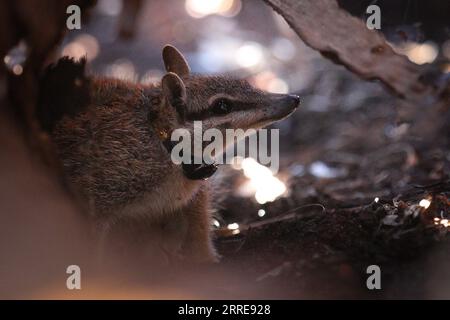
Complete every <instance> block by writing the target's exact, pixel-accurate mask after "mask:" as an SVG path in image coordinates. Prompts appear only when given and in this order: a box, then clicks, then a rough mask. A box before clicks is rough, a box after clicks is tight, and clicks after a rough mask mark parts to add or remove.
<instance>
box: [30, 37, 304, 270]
mask: <svg viewBox="0 0 450 320" xmlns="http://www.w3.org/2000/svg"><path fill="white" fill-rule="evenodd" d="M162 56H163V60H164V64H165V68H166V71H167V73H166V74H165V75H164V77H163V78H162V80H161V83H160V84H155V85H143V84H137V83H132V82H127V81H123V80H118V79H111V78H104V77H93V76H87V75H86V74H85V61H84V60H83V59H82V60H81V61H79V62H75V61H73V60H72V59H70V58H67V57H65V58H62V59H61V60H59V61H58V63H56V64H55V65H52V66H50V67H49V68H48V69H47V70H46V72H45V74H44V76H43V85H42V89H41V94H40V104H39V109H38V112H39V116H40V119H41V122H42V123H43V126H44V127H45V128H46V129H47V130H48V131H49V132H50V135H51V137H52V139H53V140H54V143H55V146H56V149H57V154H58V155H59V157H60V159H61V161H62V164H63V169H64V173H65V175H66V176H67V180H68V181H69V182H70V183H71V185H73V186H75V188H76V190H77V191H78V193H79V194H80V196H81V197H82V198H83V199H84V200H85V201H84V203H86V204H87V207H88V208H87V209H88V212H89V216H90V217H91V218H92V219H93V220H94V221H95V222H96V224H97V225H98V226H99V228H100V230H103V232H106V233H107V232H110V231H111V230H113V229H115V228H119V229H120V228H121V227H125V226H127V227H129V226H132V227H131V228H128V229H127V228H124V229H127V230H128V231H127V232H129V233H131V234H133V233H135V232H136V230H137V229H139V230H140V231H143V233H144V234H146V235H147V236H148V237H147V238H146V241H147V242H151V246H152V248H158V250H160V251H161V252H164V254H165V256H167V257H168V258H169V259H178V258H181V259H186V260H188V261H196V262H202V261H205V262H206V261H215V260H217V254H216V252H215V250H214V248H213V246H212V241H211V230H210V229H211V227H210V226H211V211H212V208H211V194H210V192H211V191H210V190H211V187H210V186H208V184H209V183H211V181H207V180H206V178H208V177H209V176H211V175H212V174H213V173H214V171H215V168H216V166H214V165H211V164H209V165H207V164H200V165H199V164H182V165H176V164H175V163H173V162H172V160H171V156H170V150H171V141H170V135H171V132H172V131H173V130H175V129H177V128H192V125H193V122H194V121H196V120H202V121H203V128H204V129H208V128H217V129H219V130H221V131H224V130H225V129H238V128H241V129H244V130H246V129H249V128H254V129H257V128H262V127H263V126H266V125H268V124H270V123H272V122H274V121H277V120H280V119H283V118H285V117H287V116H288V115H290V114H291V113H292V112H293V111H294V110H295V109H296V108H297V107H298V105H299V98H298V97H297V96H293V95H280V94H270V93H266V92H263V91H261V90H258V89H256V88H254V87H252V86H251V85H250V84H249V83H248V82H246V81H244V80H237V79H232V78H229V77H223V76H203V75H193V74H191V73H190V69H189V66H188V64H187V62H186V60H185V58H184V57H183V55H182V54H181V53H180V52H179V51H178V50H177V49H176V48H174V47H173V46H170V45H168V46H166V47H164V49H163V52H162ZM133 228H136V230H135V229H133Z"/></svg>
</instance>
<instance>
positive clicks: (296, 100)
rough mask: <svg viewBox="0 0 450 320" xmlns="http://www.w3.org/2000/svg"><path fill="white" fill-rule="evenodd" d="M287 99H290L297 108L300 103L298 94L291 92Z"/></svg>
mask: <svg viewBox="0 0 450 320" xmlns="http://www.w3.org/2000/svg"><path fill="white" fill-rule="evenodd" d="M287 99H289V101H290V103H291V104H292V105H293V106H294V107H295V108H297V107H298V106H299V105H300V97H299V96H298V95H296V94H289V95H288V96H287Z"/></svg>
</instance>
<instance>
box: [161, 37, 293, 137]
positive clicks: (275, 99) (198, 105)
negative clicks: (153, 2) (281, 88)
mask: <svg viewBox="0 0 450 320" xmlns="http://www.w3.org/2000/svg"><path fill="white" fill-rule="evenodd" d="M163 59H164V64H165V67H166V70H167V74H166V75H165V76H164V77H163V78H162V81H161V88H162V91H163V95H164V97H165V98H166V102H167V104H168V105H169V106H168V107H172V108H174V110H176V112H177V114H178V117H179V118H180V120H181V121H182V122H188V123H189V122H192V121H195V120H202V121H203V123H202V126H203V129H208V128H217V129H237V128H241V129H249V128H254V129H258V128H261V127H264V126H266V125H268V124H270V123H272V122H274V121H277V120H281V119H284V118H285V117H287V116H288V115H290V114H291V113H292V112H293V111H294V110H295V109H296V108H297V107H298V105H299V102H300V98H299V97H298V96H295V95H283V94H271V93H266V92H263V91H261V90H258V89H256V88H254V87H252V86H251V85H250V84H249V83H248V82H247V81H245V80H238V79H233V78H229V77H224V76H201V75H193V74H191V73H190V68H189V66H188V64H187V62H186V60H185V58H184V57H183V55H182V54H181V53H180V52H179V51H178V50H177V49H176V48H174V47H172V46H170V45H167V46H166V47H164V49H163Z"/></svg>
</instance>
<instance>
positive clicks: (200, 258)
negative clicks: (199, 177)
mask: <svg viewBox="0 0 450 320" xmlns="http://www.w3.org/2000/svg"><path fill="white" fill-rule="evenodd" d="M206 189H207V186H206V185H205V186H204V187H203V188H201V189H200V190H199V191H198V192H197V194H196V195H195V197H194V199H193V200H192V201H191V202H189V203H188V204H187V205H186V206H185V207H184V208H183V209H182V212H180V213H181V215H182V217H184V218H185V219H186V224H185V225H186V227H187V229H186V236H185V239H184V243H183V244H182V252H183V255H184V256H185V257H189V258H190V259H192V260H193V261H194V262H217V261H218V255H217V253H216V251H215V250H214V247H213V244H212V232H211V208H210V206H209V195H208V192H207V190H206Z"/></svg>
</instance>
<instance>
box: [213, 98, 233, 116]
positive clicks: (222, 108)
mask: <svg viewBox="0 0 450 320" xmlns="http://www.w3.org/2000/svg"><path fill="white" fill-rule="evenodd" d="M232 109H233V106H232V105H231V102H230V101H228V100H226V99H219V100H217V101H215V102H214V104H213V105H212V109H211V110H212V112H213V113H214V114H227V113H230V112H231V110H232Z"/></svg>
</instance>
